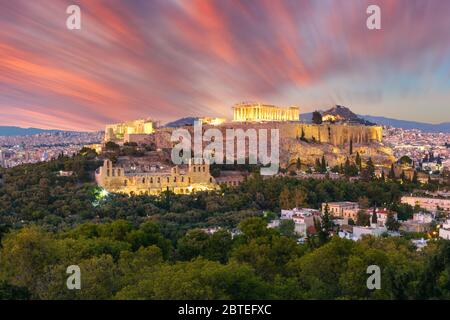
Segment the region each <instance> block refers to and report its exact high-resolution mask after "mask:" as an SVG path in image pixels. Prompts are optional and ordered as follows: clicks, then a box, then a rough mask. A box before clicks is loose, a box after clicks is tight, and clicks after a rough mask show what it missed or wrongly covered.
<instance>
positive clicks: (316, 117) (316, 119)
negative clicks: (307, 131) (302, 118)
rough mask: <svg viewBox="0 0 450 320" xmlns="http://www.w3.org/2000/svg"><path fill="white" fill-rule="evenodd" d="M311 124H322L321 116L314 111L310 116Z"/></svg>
mask: <svg viewBox="0 0 450 320" xmlns="http://www.w3.org/2000/svg"><path fill="white" fill-rule="evenodd" d="M312 122H313V123H314V124H322V115H321V114H320V112H319V111H314V112H313V114H312Z"/></svg>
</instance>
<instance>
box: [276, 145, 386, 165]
mask: <svg viewBox="0 0 450 320" xmlns="http://www.w3.org/2000/svg"><path fill="white" fill-rule="evenodd" d="M357 152H359V154H360V156H361V158H362V160H363V162H364V161H367V160H368V159H369V158H372V161H373V162H374V163H375V164H376V165H379V166H390V165H391V164H392V163H393V162H394V161H395V157H394V155H393V152H392V150H391V149H390V148H389V147H386V146H384V145H383V144H382V143H379V142H372V143H368V144H361V145H353V154H352V155H350V153H349V145H346V146H334V145H332V144H328V143H307V142H303V141H299V140H297V139H286V140H282V141H281V145H280V166H281V167H282V168H286V167H288V166H289V165H290V164H294V163H296V161H297V158H300V160H301V162H302V163H303V164H308V165H314V164H315V162H316V159H321V158H322V156H325V159H326V161H327V162H328V165H329V166H330V167H333V166H335V165H340V164H343V163H345V161H346V159H347V158H349V159H353V160H354V159H355V157H356V153H357Z"/></svg>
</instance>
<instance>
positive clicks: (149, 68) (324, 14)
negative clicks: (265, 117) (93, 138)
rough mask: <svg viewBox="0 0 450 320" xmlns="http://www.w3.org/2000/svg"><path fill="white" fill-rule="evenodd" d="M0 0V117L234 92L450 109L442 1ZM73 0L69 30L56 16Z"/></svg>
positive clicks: (217, 105) (423, 113) (160, 116)
mask: <svg viewBox="0 0 450 320" xmlns="http://www.w3.org/2000/svg"><path fill="white" fill-rule="evenodd" d="M2 2H3V3H2V4H0V6H1V9H2V10H1V11H0V125H21V126H39V127H46V128H63V129H77V130H80V129H82V130H96V129H99V128H101V127H102V126H103V125H104V124H106V123H110V122H115V121H120V120H125V119H133V118H137V117H152V118H154V119H157V120H162V121H163V122H164V121H168V120H171V119H174V118H178V117H182V116H189V115H195V116H200V115H205V116H206V115H217V116H227V117H230V116H231V111H230V106H231V105H232V104H233V103H235V102H238V101H241V100H261V101H264V102H269V103H275V104H280V105H285V104H297V105H300V107H301V108H302V112H306V111H311V110H314V109H316V108H325V107H328V106H330V105H331V104H334V103H338V104H346V105H348V106H349V107H351V108H352V109H354V110H355V111H357V112H359V113H365V114H375V115H384V116H392V117H398V118H403V119H412V120H418V121H429V122H442V121H450V90H449V89H450V79H449V74H450V33H449V32H448V30H450V20H449V19H448V14H449V13H450V2H448V1H441V0H377V1H375V2H374V1H366V0H362V1H332V0H292V1H287V0H286V1H281V0H277V1H270V0H245V1H243V0H227V1H220V0H216V1H212V0H153V1H144V0H129V1H119V0H109V1H106V0H105V1H103V0H89V1H87V0H86V1H65V0H42V1H26V0H17V1H2ZM74 3H76V4H79V5H80V7H81V12H82V30H80V31H69V30H67V29H66V28H65V19H66V17H67V15H66V13H65V9H66V8H67V6H68V5H69V4H74ZM372 3H377V4H378V5H379V6H380V7H381V10H382V30H380V31H369V30H368V29H367V28H366V23H365V21H366V18H367V15H366V12H365V11H366V10H365V9H366V8H367V6H368V4H372Z"/></svg>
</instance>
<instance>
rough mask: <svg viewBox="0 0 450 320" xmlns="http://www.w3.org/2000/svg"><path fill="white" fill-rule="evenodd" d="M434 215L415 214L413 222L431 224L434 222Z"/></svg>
mask: <svg viewBox="0 0 450 320" xmlns="http://www.w3.org/2000/svg"><path fill="white" fill-rule="evenodd" d="M433 220H434V219H433V215H431V214H429V213H423V212H419V213H414V215H413V221H416V222H420V223H431V222H433Z"/></svg>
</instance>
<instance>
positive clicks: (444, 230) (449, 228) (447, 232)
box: [439, 219, 450, 240]
mask: <svg viewBox="0 0 450 320" xmlns="http://www.w3.org/2000/svg"><path fill="white" fill-rule="evenodd" d="M439 237H441V238H442V239H446V240H450V219H447V221H445V223H444V224H443V225H442V227H441V228H440V229H439Z"/></svg>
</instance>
